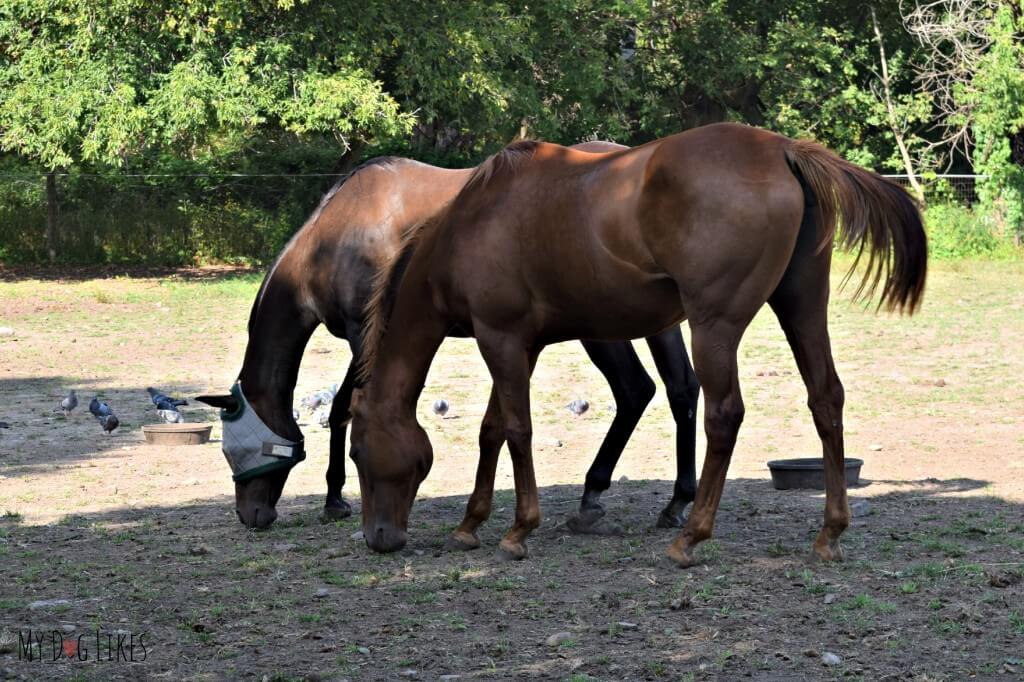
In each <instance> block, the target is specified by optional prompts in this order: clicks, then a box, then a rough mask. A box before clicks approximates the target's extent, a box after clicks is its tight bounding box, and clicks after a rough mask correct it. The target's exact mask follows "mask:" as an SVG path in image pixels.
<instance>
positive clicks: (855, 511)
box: [850, 500, 872, 518]
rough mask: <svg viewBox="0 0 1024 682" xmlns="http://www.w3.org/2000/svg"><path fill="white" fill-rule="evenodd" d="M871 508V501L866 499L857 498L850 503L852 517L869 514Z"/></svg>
mask: <svg viewBox="0 0 1024 682" xmlns="http://www.w3.org/2000/svg"><path fill="white" fill-rule="evenodd" d="M871 513H872V509H871V503H870V502H868V501H867V500H857V501H856V502H853V503H852V504H850V514H851V515H853V517H854V518H862V517H864V516H871Z"/></svg>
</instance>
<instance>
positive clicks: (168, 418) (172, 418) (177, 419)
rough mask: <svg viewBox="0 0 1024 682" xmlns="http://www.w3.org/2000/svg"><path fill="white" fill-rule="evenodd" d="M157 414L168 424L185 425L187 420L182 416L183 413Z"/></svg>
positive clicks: (166, 412)
mask: <svg viewBox="0 0 1024 682" xmlns="http://www.w3.org/2000/svg"><path fill="white" fill-rule="evenodd" d="M156 413H157V414H159V415H160V418H161V419H163V420H164V422H165V423H167V424H184V423H185V418H184V417H182V416H181V412H178V411H177V410H157V411H156Z"/></svg>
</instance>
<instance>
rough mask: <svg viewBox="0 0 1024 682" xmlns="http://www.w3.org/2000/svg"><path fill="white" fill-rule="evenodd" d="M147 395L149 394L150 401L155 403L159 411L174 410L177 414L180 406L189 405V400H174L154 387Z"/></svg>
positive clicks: (148, 390) (147, 390)
mask: <svg viewBox="0 0 1024 682" xmlns="http://www.w3.org/2000/svg"><path fill="white" fill-rule="evenodd" d="M146 393H149V399H150V400H152V401H153V404H154V405H156V409H158V410H173V411H174V412H177V411H178V407H179V406H180V405H188V401H187V400H182V399H180V398H172V397H170V396H169V395H166V394H164V393H161V392H160V391H158V390H156V389H155V388H152V387H150V388H147V389H146Z"/></svg>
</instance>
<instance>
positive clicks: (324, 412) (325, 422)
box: [316, 405, 331, 429]
mask: <svg viewBox="0 0 1024 682" xmlns="http://www.w3.org/2000/svg"><path fill="white" fill-rule="evenodd" d="M316 422H317V424H319V425H320V426H322V427H324V428H325V429H326V428H327V427H328V426H330V425H331V408H330V407H329V406H327V405H324V406H323V407H321V408H320V409H319V410H317V413H316Z"/></svg>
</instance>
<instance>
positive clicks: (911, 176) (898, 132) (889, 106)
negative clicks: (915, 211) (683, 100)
mask: <svg viewBox="0 0 1024 682" xmlns="http://www.w3.org/2000/svg"><path fill="white" fill-rule="evenodd" d="M871 23H872V25H874V28H875V40H877V41H878V59H879V61H880V62H881V63H882V97H883V99H884V100H885V110H886V113H887V114H888V118H889V129H890V130H892V136H893V137H894V138H895V139H896V147H897V148H898V149H899V150H900V159H902V161H903V167H904V169H905V170H906V171H907V180H908V181H909V182H910V187H911V189H912V190H913V191H914V196H916V197H917V200H918V201H919V202H921V205H922V206H924V188H923V187H921V183H920V182H919V181H918V179H917V173H915V172H914V163H913V161H912V160H911V158H910V151H909V150H908V149H907V142H906V138H905V137H904V135H903V128H902V127H901V126H900V124H899V120H898V119H897V116H896V107H895V106H894V105H893V103H892V92H890V90H889V60H888V59H886V57H885V44H884V43H883V42H882V31H881V30H880V29H879V28H878V19H877V17H876V16H875V8H874V7H872V8H871Z"/></svg>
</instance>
